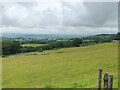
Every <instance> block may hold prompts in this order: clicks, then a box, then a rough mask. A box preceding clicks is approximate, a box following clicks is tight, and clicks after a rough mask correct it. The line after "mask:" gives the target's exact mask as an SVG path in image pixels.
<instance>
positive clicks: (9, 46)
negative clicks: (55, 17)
mask: <svg viewBox="0 0 120 90" xmlns="http://www.w3.org/2000/svg"><path fill="white" fill-rule="evenodd" d="M113 39H115V40H120V33H117V34H116V35H104V34H103V35H96V36H89V37H83V38H72V39H69V40H67V41H55V40H47V41H39V40H35V41H33V40H32V41H31V42H30V41H29V43H37V44H39V43H44V44H45V45H44V46H37V47H31V46H29V47H22V46H21V44H22V43H21V42H20V41H14V40H3V41H2V55H11V54H16V53H25V52H34V51H39V52H42V51H44V50H52V49H58V48H67V47H79V46H86V45H91V44H95V43H103V42H111V41H112V40H113Z"/></svg>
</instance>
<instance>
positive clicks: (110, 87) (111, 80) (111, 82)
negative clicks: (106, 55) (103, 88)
mask: <svg viewBox="0 0 120 90" xmlns="http://www.w3.org/2000/svg"><path fill="white" fill-rule="evenodd" d="M112 86H113V75H108V88H109V90H112Z"/></svg>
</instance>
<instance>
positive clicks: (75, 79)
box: [2, 43, 118, 88]
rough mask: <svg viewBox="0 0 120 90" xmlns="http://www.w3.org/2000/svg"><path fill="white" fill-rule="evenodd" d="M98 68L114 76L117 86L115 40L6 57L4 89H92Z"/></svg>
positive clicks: (95, 81) (116, 85)
mask: <svg viewBox="0 0 120 90" xmlns="http://www.w3.org/2000/svg"><path fill="white" fill-rule="evenodd" d="M36 53H37V52H36ZM46 53H47V54H46ZM101 68H102V69H103V73H105V72H109V73H110V74H113V75H114V85H113V86H114V87H118V44H117V43H104V44H96V45H93V46H87V47H77V48H67V49H59V50H51V51H45V52H42V53H38V55H32V54H31V55H28V56H15V57H5V58H3V67H2V69H3V88H41V87H42V88H57V87H61V88H95V87H97V70H98V69H101Z"/></svg>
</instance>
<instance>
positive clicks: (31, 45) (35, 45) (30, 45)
mask: <svg viewBox="0 0 120 90" xmlns="http://www.w3.org/2000/svg"><path fill="white" fill-rule="evenodd" d="M43 45H45V44H22V45H21V46H23V47H37V46H43Z"/></svg>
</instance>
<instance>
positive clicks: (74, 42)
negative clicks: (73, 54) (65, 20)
mask: <svg viewBox="0 0 120 90" xmlns="http://www.w3.org/2000/svg"><path fill="white" fill-rule="evenodd" d="M82 42H83V40H82V39H80V38H74V39H73V41H72V44H73V46H75V47H78V46H79V45H80V44H82Z"/></svg>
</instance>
